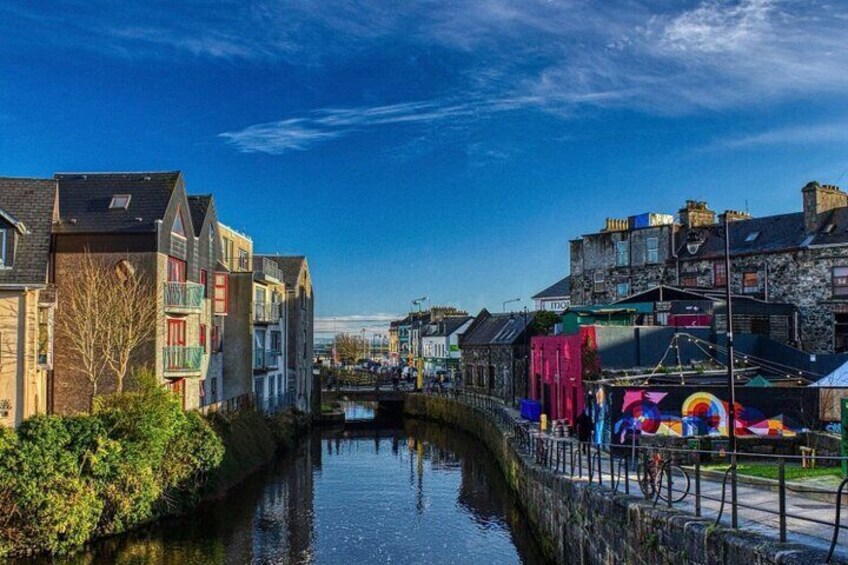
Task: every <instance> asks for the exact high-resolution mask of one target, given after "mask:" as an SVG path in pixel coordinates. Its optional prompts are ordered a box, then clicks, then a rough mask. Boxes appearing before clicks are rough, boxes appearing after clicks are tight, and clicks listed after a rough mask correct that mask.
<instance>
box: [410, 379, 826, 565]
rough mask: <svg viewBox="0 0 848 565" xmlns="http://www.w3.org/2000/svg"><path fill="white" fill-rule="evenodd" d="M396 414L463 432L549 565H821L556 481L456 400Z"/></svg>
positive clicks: (754, 538) (628, 499) (705, 522)
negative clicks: (485, 456)
mask: <svg viewBox="0 0 848 565" xmlns="http://www.w3.org/2000/svg"><path fill="white" fill-rule="evenodd" d="M404 413H405V414H406V415H407V416H409V417H412V418H420V419H427V420H433V421H437V422H441V423H443V424H447V425H449V426H452V427H455V428H458V429H460V430H463V431H465V432H467V433H470V434H472V435H474V436H476V437H478V438H479V439H480V440H481V441H482V442H483V443H484V444H485V445H486V446H487V447H488V449H489V450H490V451H491V452H492V453H493V455H494V456H495V458H496V460H497V461H498V464H499V465H500V468H501V470H502V471H503V474H504V476H505V477H506V480H507V482H508V483H509V485H510V487H511V488H512V489H513V490H514V491H515V492H516V494H517V495H518V498H519V500H520V501H521V503H522V505H523V509H524V512H525V514H526V517H527V519H528V520H529V522H530V525H531V528H532V530H533V532H534V534H535V535H536V537H537V538H538V540H539V542H540V544H541V547H542V549H543V551H544V553H545V555H546V557H547V558H548V559H550V560H551V561H552V562H555V563H568V564H572V563H573V564H580V565H584V564H585V565H594V564H605V565H607V564H616V563H623V564H653V563H663V564H669V565H676V564H681V565H682V564H695V565H718V564H725V563H744V564H745V565H764V564H778V563H779V564H799V565H800V564H807V563H823V562H824V560H825V557H826V555H825V554H824V553H823V552H821V551H817V550H813V549H810V548H807V547H806V546H803V545H798V544H791V543H785V544H780V543H778V542H776V541H773V540H770V539H768V538H766V537H764V536H760V535H757V534H752V533H747V532H743V531H734V530H730V529H727V528H722V527H714V526H713V520H709V519H705V518H696V517H694V516H692V515H690V514H688V513H684V512H681V511H677V510H674V509H668V508H665V507H661V506H659V505H658V506H657V507H656V508H653V507H652V504H651V503H650V502H647V501H645V500H644V499H642V498H639V497H634V496H628V495H625V494H623V493H614V492H613V491H612V490H610V489H608V488H606V487H602V486H598V485H587V484H586V483H583V482H577V481H573V480H570V479H569V478H568V477H567V476H564V475H560V474H556V473H554V472H553V471H551V470H549V469H547V468H544V467H542V466H540V465H537V464H535V463H534V462H533V460H532V459H531V458H529V457H527V456H524V455H522V454H520V453H519V452H518V450H517V449H516V448H515V446H514V444H513V443H512V442H511V441H510V438H509V437H508V436H507V435H506V434H504V432H503V431H502V430H501V429H500V428H499V427H498V426H497V424H495V422H494V421H493V420H492V419H491V418H490V417H488V416H487V415H486V414H485V413H484V412H481V411H478V410H474V409H472V408H470V407H468V406H467V405H465V404H462V403H460V402H458V401H455V400H452V399H449V398H444V397H436V396H428V395H423V394H410V395H407V397H406V399H405V403H404ZM632 486H634V487H635V485H632ZM637 488H638V487H637ZM834 562H836V561H834Z"/></svg>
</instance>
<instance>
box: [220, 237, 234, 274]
mask: <svg viewBox="0 0 848 565" xmlns="http://www.w3.org/2000/svg"><path fill="white" fill-rule="evenodd" d="M221 253H222V254H223V255H224V263H226V265H227V266H228V267H231V266H232V265H230V261H232V260H233V240H232V239H230V238H228V237H225V238H224V247H223V249H221Z"/></svg>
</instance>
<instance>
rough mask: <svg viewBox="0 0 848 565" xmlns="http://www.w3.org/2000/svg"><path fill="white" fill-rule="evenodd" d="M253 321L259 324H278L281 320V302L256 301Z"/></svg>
mask: <svg viewBox="0 0 848 565" xmlns="http://www.w3.org/2000/svg"><path fill="white" fill-rule="evenodd" d="M253 321H254V323H257V324H276V323H277V322H279V321H280V303H279V302H254V303H253Z"/></svg>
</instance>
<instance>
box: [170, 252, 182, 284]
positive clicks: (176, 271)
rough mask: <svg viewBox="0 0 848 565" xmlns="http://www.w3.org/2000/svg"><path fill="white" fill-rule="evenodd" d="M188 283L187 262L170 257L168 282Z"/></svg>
mask: <svg viewBox="0 0 848 565" xmlns="http://www.w3.org/2000/svg"><path fill="white" fill-rule="evenodd" d="M185 281H186V262H185V261H183V260H182V259H177V258H176V257H170V256H169V257H168V282H185Z"/></svg>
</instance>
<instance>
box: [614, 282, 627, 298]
mask: <svg viewBox="0 0 848 565" xmlns="http://www.w3.org/2000/svg"><path fill="white" fill-rule="evenodd" d="M615 293H616V295H618V296H627V295H629V294H630V283H629V282H622V283H618V284H617V285H615Z"/></svg>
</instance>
